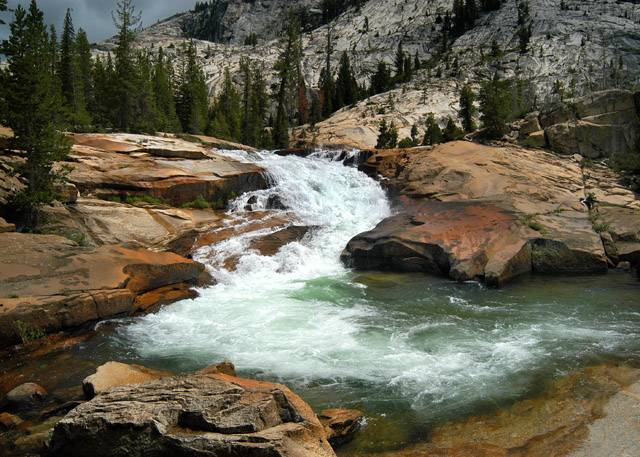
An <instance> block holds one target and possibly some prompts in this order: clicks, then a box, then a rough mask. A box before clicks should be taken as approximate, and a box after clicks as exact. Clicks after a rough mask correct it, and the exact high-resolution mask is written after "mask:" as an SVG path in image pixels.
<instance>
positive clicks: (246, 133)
mask: <svg viewBox="0 0 640 457" xmlns="http://www.w3.org/2000/svg"><path fill="white" fill-rule="evenodd" d="M240 73H241V74H242V80H243V81H242V113H241V115H240V119H241V121H240V124H241V128H240V130H241V131H242V135H241V141H242V143H243V144H248V145H255V144H256V137H255V130H254V129H253V126H252V125H251V124H252V123H253V122H254V120H255V119H254V113H253V105H252V94H251V91H252V88H253V86H252V84H253V83H252V80H251V79H252V77H253V73H252V72H251V65H250V63H249V60H248V59H247V58H245V57H243V58H242V59H241V60H240Z"/></svg>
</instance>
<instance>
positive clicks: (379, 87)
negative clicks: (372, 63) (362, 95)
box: [371, 61, 391, 95]
mask: <svg viewBox="0 0 640 457" xmlns="http://www.w3.org/2000/svg"><path fill="white" fill-rule="evenodd" d="M389 89H391V74H390V72H389V68H388V67H387V64H386V63H385V62H383V61H380V62H378V68H377V69H376V72H375V73H374V74H373V76H372V77H371V95H375V94H381V93H383V92H387V91H388V90H389Z"/></svg>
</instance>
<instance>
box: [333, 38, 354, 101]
mask: <svg viewBox="0 0 640 457" xmlns="http://www.w3.org/2000/svg"><path fill="white" fill-rule="evenodd" d="M357 92H358V83H357V82H356V78H355V77H354V76H353V70H352V69H351V62H350V61H349V55H348V54H347V52H346V51H345V52H343V53H342V56H341V57H340V68H339V69H338V79H337V80H336V103H335V108H336V109H340V108H342V107H343V106H349V105H352V104H353V103H354V102H355V101H356V98H357Z"/></svg>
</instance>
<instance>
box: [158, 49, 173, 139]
mask: <svg viewBox="0 0 640 457" xmlns="http://www.w3.org/2000/svg"><path fill="white" fill-rule="evenodd" d="M153 95H154V99H155V105H156V128H157V129H158V130H160V131H162V132H177V131H180V122H179V121H178V115H177V113H176V103H175V94H174V91H173V66H172V65H171V63H170V62H169V61H168V60H167V59H166V58H165V55H164V50H163V49H162V48H160V49H159V50H158V55H157V56H156V61H155V65H154V69H153Z"/></svg>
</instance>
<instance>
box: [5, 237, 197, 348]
mask: <svg viewBox="0 0 640 457" xmlns="http://www.w3.org/2000/svg"><path fill="white" fill-rule="evenodd" d="M0 251H1V252H2V253H3V255H2V258H0V346H6V345H9V344H13V343H18V342H20V341H21V340H22V341H25V340H29V339H34V338H38V337H40V336H43V335H44V334H46V333H51V332H55V331H59V330H62V329H69V328H74V327H78V326H80V325H82V324H85V323H87V322H91V321H95V320H99V319H104V318H107V317H111V316H115V315H120V314H130V313H133V312H135V311H136V308H135V306H136V298H137V297H140V296H144V294H148V293H151V292H153V291H156V290H158V289H162V288H166V287H167V286H174V285H181V284H184V285H193V284H196V283H200V282H201V281H205V280H207V275H206V273H205V271H204V266H203V265H202V264H199V263H197V262H194V261H192V260H189V259H186V258H184V257H181V256H179V255H177V254H174V253H161V252H153V251H149V250H143V249H127V248H125V247H122V246H113V245H104V246H100V247H98V248H88V247H82V246H79V245H78V244H76V243H74V242H72V241H70V240H68V239H66V238H62V237H59V236H54V235H34V234H22V233H3V234H0ZM183 291H184V293H183V294H182V296H187V297H189V296H192V295H191V292H190V291H189V289H188V287H185V288H184V289H183Z"/></svg>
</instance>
